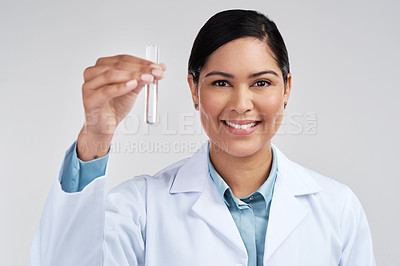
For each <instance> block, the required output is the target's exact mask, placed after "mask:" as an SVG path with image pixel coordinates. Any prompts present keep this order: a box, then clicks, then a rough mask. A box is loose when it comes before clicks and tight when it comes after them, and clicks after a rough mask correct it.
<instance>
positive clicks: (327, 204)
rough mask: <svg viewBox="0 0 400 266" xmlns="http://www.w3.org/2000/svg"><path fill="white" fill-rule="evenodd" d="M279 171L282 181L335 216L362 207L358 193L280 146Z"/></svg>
mask: <svg viewBox="0 0 400 266" xmlns="http://www.w3.org/2000/svg"><path fill="white" fill-rule="evenodd" d="M278 172H279V173H280V178H281V179H282V180H281V183H282V184H284V186H285V187H288V188H289V189H290V190H291V191H292V192H293V194H294V196H296V197H297V198H298V199H299V200H302V201H304V202H308V204H312V206H314V208H316V210H320V211H322V212H332V214H333V215H334V216H335V217H341V216H343V215H344V213H346V212H347V213H348V212H352V211H355V212H359V211H361V210H362V207H361V204H360V202H359V200H358V198H357V196H356V195H355V194H354V193H353V191H352V190H351V189H350V188H349V187H348V186H347V185H345V184H343V183H341V182H338V181H337V180H335V179H333V178H331V177H327V176H325V175H323V174H321V173H318V172H316V171H314V170H311V169H309V168H307V167H304V166H302V165H299V164H297V163H296V162H293V161H291V160H290V159H288V158H287V157H286V156H285V155H284V154H283V153H282V152H281V151H279V150H278ZM302 196H303V197H302ZM300 198H301V199H300Z"/></svg>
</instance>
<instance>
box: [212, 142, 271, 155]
mask: <svg viewBox="0 0 400 266" xmlns="http://www.w3.org/2000/svg"><path fill="white" fill-rule="evenodd" d="M210 141H211V142H212V143H213V146H214V147H213V148H214V149H215V151H216V152H225V153H227V154H229V155H231V156H234V157H248V156H252V155H254V154H256V153H257V152H258V151H260V150H262V149H263V148H265V147H266V145H267V144H268V143H269V142H268V141H267V142H264V143H255V142H252V143H249V142H248V141H232V142H231V141H228V142H226V141H224V142H215V141H212V140H210Z"/></svg>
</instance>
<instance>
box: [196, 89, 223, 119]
mask: <svg viewBox="0 0 400 266" xmlns="http://www.w3.org/2000/svg"><path fill="white" fill-rule="evenodd" d="M222 103H223V100H222V99H221V97H218V95H216V94H215V93H209V92H207V91H206V92H203V93H201V94H200V110H201V116H202V117H203V118H204V119H207V120H215V119H218V116H219V115H220V114H221V112H222V110H223V104H222ZM203 118H202V119H203Z"/></svg>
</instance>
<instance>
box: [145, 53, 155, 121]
mask: <svg viewBox="0 0 400 266" xmlns="http://www.w3.org/2000/svg"><path fill="white" fill-rule="evenodd" d="M158 53H159V50H158V46H157V45H149V46H146V60H149V61H152V62H154V63H156V64H158ZM157 102H158V81H157V80H154V81H153V82H152V83H150V84H148V85H146V93H145V118H144V119H145V122H146V123H147V124H155V123H157V116H158V114H157V105H158V104H157Z"/></svg>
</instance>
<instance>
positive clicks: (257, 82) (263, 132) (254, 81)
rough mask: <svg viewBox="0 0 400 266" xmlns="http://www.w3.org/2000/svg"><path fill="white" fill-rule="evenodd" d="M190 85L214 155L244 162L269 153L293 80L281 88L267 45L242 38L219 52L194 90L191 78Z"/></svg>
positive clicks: (207, 64) (281, 78) (279, 71)
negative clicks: (243, 160) (266, 149)
mask: <svg viewBox="0 0 400 266" xmlns="http://www.w3.org/2000/svg"><path fill="white" fill-rule="evenodd" d="M188 81H189V85H190V88H191V92H192V97H193V101H194V102H195V103H197V104H198V107H197V109H198V110H199V111H200V117H201V122H202V125H203V128H204V130H205V132H206V133H207V135H208V137H209V138H210V148H211V150H212V151H213V150H214V151H216V150H217V151H221V152H223V153H226V155H231V156H235V157H247V156H251V155H253V154H255V153H257V152H259V151H261V150H263V149H264V148H269V146H270V141H271V139H272V137H273V136H274V135H275V133H276V131H277V130H278V128H279V126H280V123H281V121H282V117H283V112H284V102H287V101H288V99H289V93H290V86H291V75H290V74H288V81H287V84H286V86H285V84H284V81H283V77H282V72H281V70H280V68H279V66H278V64H277V62H276V61H275V59H274V58H273V56H272V52H271V51H270V49H269V48H268V46H267V44H266V42H265V41H260V40H258V39H256V38H253V37H245V38H240V39H236V40H233V41H231V42H229V43H227V44H225V45H223V46H221V47H220V48H218V49H217V50H216V51H214V52H213V53H212V54H211V55H210V57H209V58H208V60H207V63H206V65H205V66H204V68H203V69H202V70H201V72H200V77H199V82H198V84H195V83H194V82H193V77H192V75H188Z"/></svg>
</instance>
